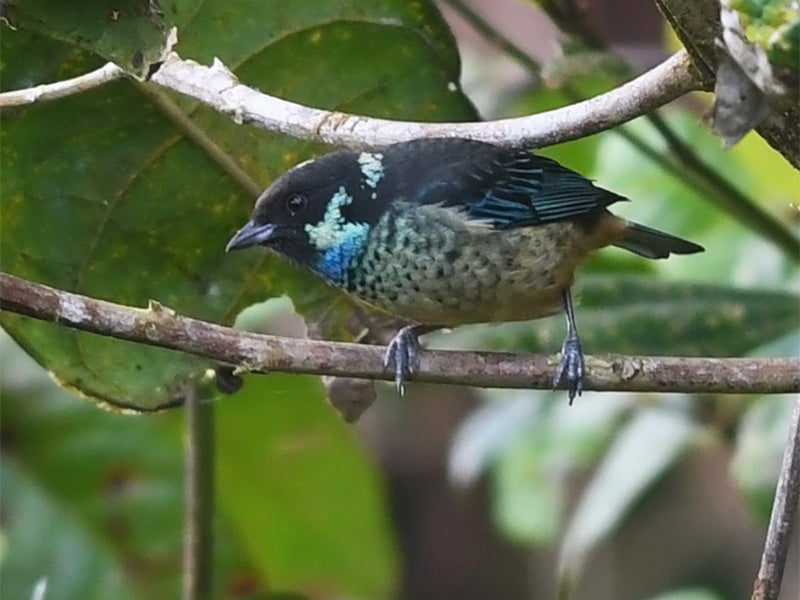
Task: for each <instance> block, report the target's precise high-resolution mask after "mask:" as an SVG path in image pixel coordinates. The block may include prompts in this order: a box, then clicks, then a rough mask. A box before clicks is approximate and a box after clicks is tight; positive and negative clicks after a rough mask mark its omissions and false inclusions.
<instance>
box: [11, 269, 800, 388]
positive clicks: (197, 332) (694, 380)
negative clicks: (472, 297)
mask: <svg viewBox="0 0 800 600" xmlns="http://www.w3.org/2000/svg"><path fill="white" fill-rule="evenodd" d="M0 309H2V310H7V311H11V312H15V313H19V314H22V315H27V316H29V317H33V318H36V319H41V320H45V321H53V322H56V323H60V324H62V325H65V326H68V327H73V328H75V329H80V330H83V331H90V332H93V333H98V334H101V335H106V336H111V337H116V338H119V339H124V340H130V341H133V342H139V343H144V344H149V345H153V346H162V347H164V348H172V349H174V350H182V351H184V352H189V353H192V354H197V355H200V356H205V357H208V358H211V359H214V360H217V361H220V362H223V363H227V364H231V365H237V366H240V367H241V368H242V369H244V370H246V371H253V372H259V373H266V372H269V371H285V372H291V373H312V374H317V375H337V376H344V377H358V378H367V379H392V374H390V373H387V372H385V371H384V370H383V369H382V368H381V357H382V354H383V349H382V348H380V347H378V346H367V345H360V344H345V343H333V342H320V341H315V340H306V339H294V338H283V337H276V336H269V335H259V334H255V333H249V332H245V331H238V330H235V329H231V328H228V327H222V326H221V325H216V324H214V323H207V322H205V321H199V320H197V319H191V318H188V317H182V316H180V315H178V314H176V313H175V312H174V311H172V310H170V309H168V308H165V307H163V306H161V305H160V304H157V303H155V302H151V305H150V307H148V308H147V309H139V308H132V307H129V306H122V305H119V304H113V303H111V302H106V301H103V300H97V299H94V298H89V297H87V296H81V295H79V294H73V293H70V292H65V291H62V290H57V289H54V288H51V287H48V286H45V285H41V284H38V283H34V282H30V281H26V280H24V279H20V278H18V277H14V276H12V275H7V274H5V273H0ZM587 362H588V367H589V368H588V375H587V377H586V381H585V386H584V387H585V388H586V389H591V390H609V391H610V390H616V391H640V392H664V391H671V392H706V393H777V392H798V391H800V361H798V360H797V359H794V358H785V359H784V358H780V359H757V358H726V359H720V358H674V357H642V356H618V355H603V356H597V357H588V360H587ZM553 364H554V362H553V361H552V357H547V356H542V355H530V356H517V355H512V354H504V353H497V352H453V351H432V350H428V351H423V352H421V353H420V369H419V372H418V373H417V374H415V375H414V376H413V377H411V378H410V379H413V380H416V381H426V382H431V383H451V384H462V385H471V386H477V387H505V388H538V389H549V388H550V387H551V379H552V376H553V368H554V367H553Z"/></svg>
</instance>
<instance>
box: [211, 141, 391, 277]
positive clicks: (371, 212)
mask: <svg viewBox="0 0 800 600" xmlns="http://www.w3.org/2000/svg"><path fill="white" fill-rule="evenodd" d="M382 178H383V163H382V156H381V155H380V154H370V153H361V154H359V153H356V152H352V151H347V150H342V151H338V152H332V153H330V154H326V155H323V156H321V157H319V158H317V159H315V160H311V161H307V162H304V163H301V164H300V165H297V166H296V167H294V168H293V169H291V170H289V171H288V172H287V173H285V174H284V175H282V176H281V177H279V178H278V179H277V180H276V181H275V182H274V183H273V184H272V185H271V186H270V187H268V188H267V189H266V190H265V191H264V192H263V193H262V194H261V196H259V198H258V200H256V204H255V208H254V209H253V213H252V215H251V217H250V220H249V221H248V222H247V223H246V224H245V225H244V227H242V228H241V229H240V230H239V231H238V232H237V233H236V235H234V236H233V237H232V238H231V240H230V241H229V242H228V245H227V247H226V250H228V251H230V250H239V249H241V248H247V247H249V246H255V245H260V246H264V247H266V248H270V249H272V250H275V251H277V252H279V253H280V254H283V255H284V256H286V257H287V258H288V259H289V260H291V261H292V262H295V263H299V264H302V265H304V266H307V267H310V268H312V269H314V270H315V271H317V272H319V273H320V274H321V275H322V276H323V277H325V278H327V279H329V280H331V281H333V282H334V283H340V282H341V278H342V277H343V275H344V270H346V268H347V264H348V262H349V260H350V259H351V258H352V257H353V256H354V255H355V254H356V253H357V252H358V250H359V249H360V247H361V244H363V242H364V241H365V239H366V236H367V233H368V232H369V229H370V227H371V225H373V224H374V223H375V222H376V221H377V219H378V218H379V216H380V215H379V213H380V211H379V210H378V206H379V204H380V203H379V202H378V201H377V187H378V185H379V183H380V181H381V179H382Z"/></svg>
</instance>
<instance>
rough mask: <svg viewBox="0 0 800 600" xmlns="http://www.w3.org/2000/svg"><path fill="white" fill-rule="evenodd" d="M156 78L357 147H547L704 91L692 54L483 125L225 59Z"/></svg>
mask: <svg viewBox="0 0 800 600" xmlns="http://www.w3.org/2000/svg"><path fill="white" fill-rule="evenodd" d="M153 81H154V82H155V83H157V84H159V85H162V86H164V87H166V88H170V89H173V90H176V91H178V92H181V93H183V94H186V95H188V96H191V97H193V98H196V99H198V100H200V101H201V102H204V103H206V104H208V105H209V106H211V107H212V108H214V109H216V110H218V111H220V112H223V113H226V114H229V115H231V116H232V117H233V118H234V120H236V121H237V122H247V123H252V124H254V125H257V126H259V127H263V128H264V129H268V130H271V131H278V132H281V133H285V134H287V135H291V136H293V137H296V138H301V139H307V140H313V141H318V142H324V143H328V144H336V145H340V146H350V147H366V146H379V145H382V144H388V143H391V142H398V141H403V140H409V139H413V138H419V137H435V136H441V137H467V138H473V139H478V140H483V141H487V142H493V143H496V144H501V145H505V146H527V147H541V146H548V145H550V144H556V143H559V142H564V141H567V140H572V139H577V138H580V137H584V136H586V135H590V134H592V133H597V132H598V131H604V130H606V129H610V128H611V127H615V126H616V125H619V124H621V123H624V122H626V121H629V120H631V119H633V118H635V117H637V116H639V115H641V114H643V113H646V112H649V111H651V110H653V109H655V108H657V107H659V106H662V105H664V104H667V103H668V102H671V101H672V100H674V99H676V98H678V97H679V96H682V95H683V94H685V93H687V92H690V91H693V90H697V89H700V84H699V83H698V81H697V79H696V78H695V75H694V70H693V68H692V66H691V63H690V62H689V61H688V59H687V56H686V54H685V53H684V52H678V53H677V54H674V55H673V56H671V57H670V58H668V59H667V60H666V61H664V62H663V63H661V64H660V65H658V66H657V67H655V68H653V69H652V70H650V71H648V72H646V73H644V74H642V75H641V76H639V77H637V78H636V79H634V80H632V81H629V82H628V83H626V84H623V85H621V86H620V87H618V88H615V89H614V90H611V91H609V92H607V93H605V94H601V95H599V96H596V97H594V98H591V99H589V100H585V101H583V102H578V103H576V104H572V105H570V106H566V107H563V108H559V109H556V110H552V111H547V112H543V113H538V114H535V115H528V116H525V117H519V118H514V119H501V120H497V121H484V122H480V123H415V122H408V121H389V120H385V119H373V118H368V117H364V116H359V115H352V114H347V113H341V112H331V111H325V110H319V109H316V108H310V107H307V106H303V105H301V104H295V103H293V102H288V101H286V100H282V99H280V98H275V97H273V96H268V95H266V94H262V93H261V92H258V91H256V90H254V89H252V88H249V87H247V86H245V85H242V84H241V83H239V81H238V80H237V79H236V76H235V75H233V73H231V72H230V71H229V70H228V69H227V68H226V67H225V65H223V64H222V63H221V62H219V61H218V60H216V61H215V62H214V64H213V65H212V66H211V67H205V66H202V65H199V64H197V63H195V62H193V61H190V60H182V59H181V58H180V57H179V56H178V55H176V54H174V53H173V54H171V55H170V56H169V57H168V58H167V60H166V61H165V62H164V64H163V65H162V66H161V68H160V69H159V70H158V71H157V72H156V73H155V74H154V75H153Z"/></svg>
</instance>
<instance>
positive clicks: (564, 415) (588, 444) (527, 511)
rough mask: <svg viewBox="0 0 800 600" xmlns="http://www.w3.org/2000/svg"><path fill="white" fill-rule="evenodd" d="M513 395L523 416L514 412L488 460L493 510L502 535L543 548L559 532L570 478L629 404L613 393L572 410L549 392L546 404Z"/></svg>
mask: <svg viewBox="0 0 800 600" xmlns="http://www.w3.org/2000/svg"><path fill="white" fill-rule="evenodd" d="M518 394H519V396H518V398H517V399H516V401H515V404H522V402H527V404H528V414H527V417H526V415H525V414H519V413H520V410H519V409H514V411H513V412H515V413H518V414H519V418H518V421H517V422H516V423H515V424H514V426H513V427H512V428H508V431H507V432H506V436H505V438H504V440H503V442H502V443H503V446H502V447H500V448H497V450H496V452H495V454H496V456H493V457H492V458H493V466H494V468H493V470H492V492H493V500H494V502H493V504H492V508H493V511H494V517H495V520H496V521H497V523H498V525H499V527H500V529H501V531H503V532H504V533H505V534H506V536H508V537H509V538H511V539H513V540H516V541H519V542H523V543H528V544H544V543H546V542H549V541H552V540H553V539H554V538H555V537H556V536H557V534H558V533H559V532H560V531H561V521H562V514H563V511H564V507H565V505H566V503H567V500H566V497H565V495H566V486H567V482H568V479H569V477H570V476H571V475H572V474H574V473H575V471H577V470H578V469H581V468H584V467H586V466H587V465H588V464H590V463H591V462H593V461H594V460H595V459H596V458H597V456H598V455H599V453H600V452H601V451H602V450H603V449H604V448H605V446H606V444H607V443H608V440H609V439H610V437H611V435H612V433H613V432H614V430H615V429H616V427H617V423H618V421H619V419H620V418H621V416H622V415H623V414H624V413H625V412H626V411H627V409H628V407H629V402H628V400H627V399H626V398H625V397H624V396H620V395H614V396H610V397H609V398H607V399H606V401H604V402H597V403H591V404H586V405H585V406H584V407H583V408H582V409H581V410H580V411H575V410H573V409H572V407H570V406H569V405H567V404H566V403H564V402H563V398H561V397H553V394H550V397H551V400H552V401H550V402H547V403H545V404H543V403H542V401H541V399H537V398H536V396H540V394H537V393H531V392H526V393H518ZM535 407H539V408H538V409H536V408H535ZM509 412H511V411H509ZM479 423H480V422H472V423H471V424H470V425H471V426H470V427H469V430H470V431H471V432H472V436H473V437H475V436H476V435H479V434H480V431H475V429H476V425H478V424H479ZM465 431H467V429H466V428H465V429H462V430H461V432H460V434H459V435H460V436H461V435H463V433H464V432H465ZM462 443H463V442H462Z"/></svg>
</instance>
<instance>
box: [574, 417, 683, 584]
mask: <svg viewBox="0 0 800 600" xmlns="http://www.w3.org/2000/svg"><path fill="white" fill-rule="evenodd" d="M696 432H697V426H696V425H695V424H694V423H693V422H692V420H691V417H690V416H689V415H688V414H687V413H686V412H685V411H684V410H682V409H681V408H680V407H678V406H671V407H658V408H655V407H654V408H645V409H642V410H640V411H638V412H637V413H636V414H634V416H633V418H632V419H631V420H630V421H629V422H628V423H627V424H626V425H625V426H624V427H623V428H622V429H621V430H620V432H619V433H618V435H617V436H616V437H615V439H614V442H613V444H612V445H611V447H610V448H609V450H608V452H607V454H606V456H605V457H604V458H603V460H602V462H601V463H600V466H599V467H598V468H597V470H596V471H595V473H594V475H593V476H592V479H591V481H590V483H589V485H588V486H587V488H586V490H585V492H584V493H583V495H582V497H581V499H580V501H579V503H578V506H577V508H576V509H575V513H574V514H573V515H572V517H571V519H570V523H569V525H568V527H567V532H566V534H565V536H564V543H563V545H562V548H561V557H560V566H559V571H560V576H559V579H560V581H559V586H560V587H561V588H562V589H574V587H575V584H576V582H577V579H578V577H579V576H580V573H581V571H582V569H583V564H584V562H585V560H586V557H587V556H588V555H589V553H590V552H591V551H592V550H593V549H594V548H595V547H596V546H597V544H599V543H600V542H601V541H602V540H603V539H604V538H605V537H606V536H608V535H609V534H610V533H611V532H612V531H614V529H615V528H616V527H617V525H618V524H619V523H620V521H621V520H622V519H623V517H624V516H625V515H626V514H627V513H628V512H629V511H630V510H631V508H632V507H633V506H634V504H635V502H636V501H637V500H638V499H639V498H641V496H642V495H643V494H644V493H645V492H646V491H647V490H648V489H649V488H650V487H651V486H652V485H653V484H654V483H655V482H656V481H657V480H658V478H659V477H660V476H661V475H662V474H663V473H664V472H665V471H666V470H667V469H668V468H669V467H670V466H671V465H672V464H674V462H675V461H676V460H677V459H678V458H679V457H680V456H681V454H682V453H683V451H684V450H685V449H686V448H687V447H688V445H689V444H690V443H691V442H692V440H693V439H694V438H695V435H696Z"/></svg>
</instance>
